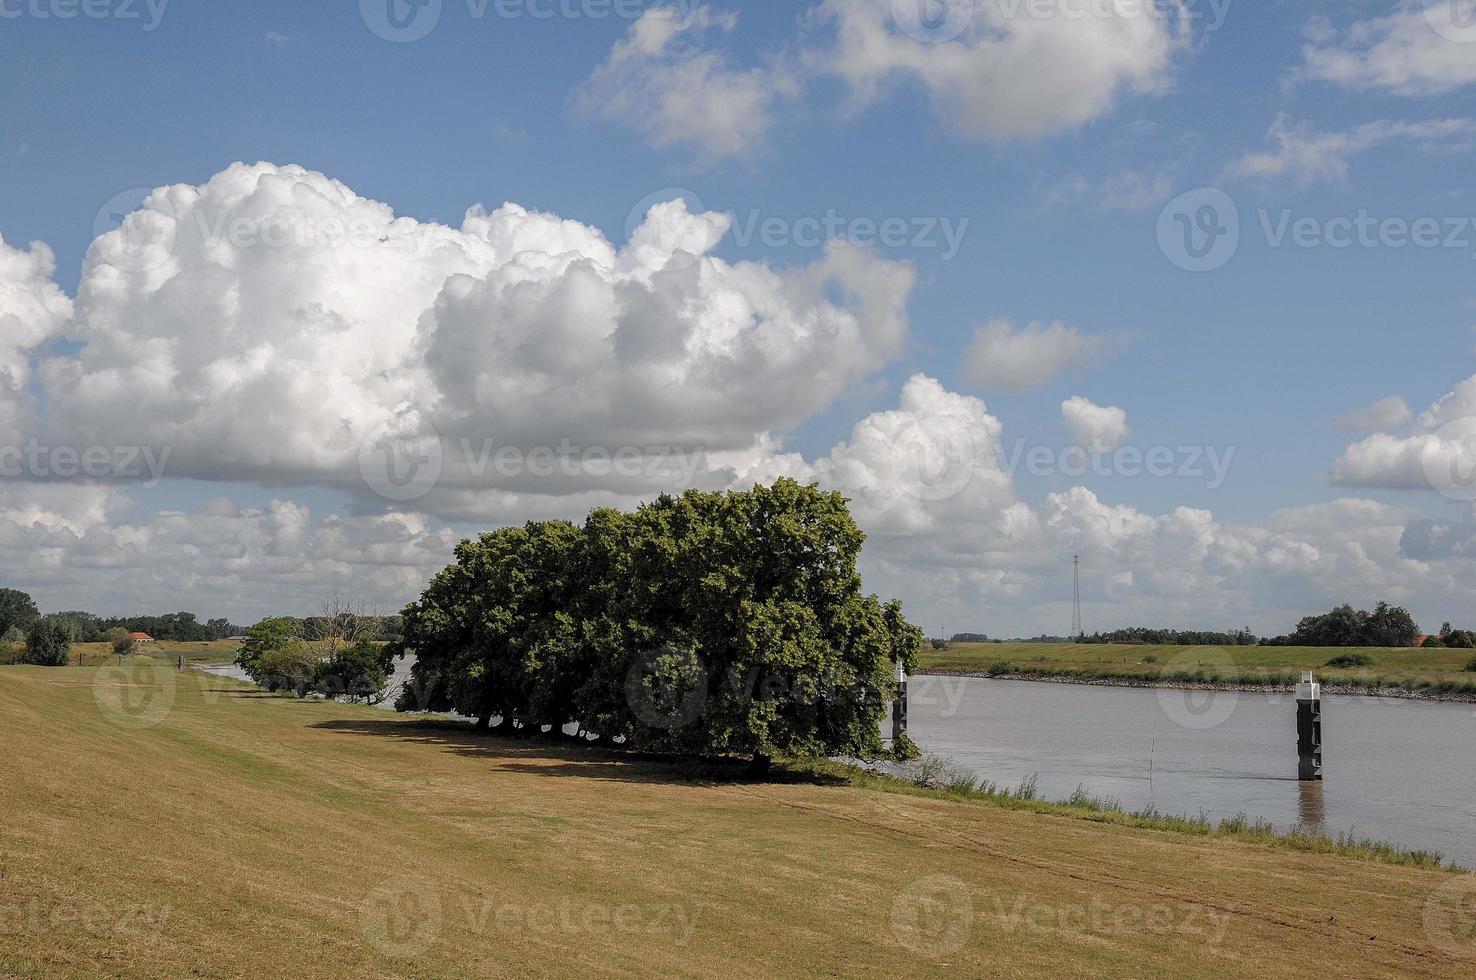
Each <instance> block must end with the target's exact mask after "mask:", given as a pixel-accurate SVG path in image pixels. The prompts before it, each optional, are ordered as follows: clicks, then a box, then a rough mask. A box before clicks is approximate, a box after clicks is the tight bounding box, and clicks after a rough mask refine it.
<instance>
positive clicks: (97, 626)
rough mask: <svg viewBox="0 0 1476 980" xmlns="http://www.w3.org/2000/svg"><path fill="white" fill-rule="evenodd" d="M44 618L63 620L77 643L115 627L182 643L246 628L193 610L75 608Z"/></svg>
mask: <svg viewBox="0 0 1476 980" xmlns="http://www.w3.org/2000/svg"><path fill="white" fill-rule="evenodd" d="M42 619H44V620H46V621H48V622H55V623H60V624H61V625H62V626H63V627H64V628H65V629H66V630H67V632H68V633H69V634H71V637H72V642H74V643H102V642H103V641H105V640H107V639H108V634H109V633H111V632H112V631H113V630H115V629H124V630H127V631H128V632H130V633H147V634H149V635H150V636H152V637H153V638H154V639H156V640H166V641H177V642H181V643H208V642H209V641H211V640H224V639H226V638H227V637H231V636H240V635H241V634H242V633H245V632H246V630H245V629H244V628H242V627H240V626H237V625H236V624H235V623H232V622H231V621H230V620H228V619H211V620H207V621H206V622H203V623H202V622H200V620H199V618H198V617H197V616H196V615H195V614H194V613H190V612H177V613H168V614H166V615H163V616H117V617H104V616H97V615H94V614H92V613H89V612H80V611H75V610H74V611H71V612H60V613H51V614H49V615H47V616H43V617H42Z"/></svg>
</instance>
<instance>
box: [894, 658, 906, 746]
mask: <svg viewBox="0 0 1476 980" xmlns="http://www.w3.org/2000/svg"><path fill="white" fill-rule="evenodd" d="M905 734H907V668H905V667H903V666H902V663H901V661H898V662H897V697H896V699H895V700H893V701H892V741H894V742H895V741H896V740H897V739H899V738H901V737H902V736H903V735H905Z"/></svg>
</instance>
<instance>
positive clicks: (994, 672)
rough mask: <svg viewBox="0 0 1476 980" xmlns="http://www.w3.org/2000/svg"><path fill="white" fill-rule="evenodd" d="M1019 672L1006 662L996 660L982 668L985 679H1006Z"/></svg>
mask: <svg viewBox="0 0 1476 980" xmlns="http://www.w3.org/2000/svg"><path fill="white" fill-rule="evenodd" d="M1018 671H1019V668H1018V667H1016V666H1015V665H1014V664H1012V663H1010V662H1009V661H1008V660H996V661H994V662H993V663H991V664H990V665H989V666H988V667H985V668H984V676H985V677H1008V676H1009V675H1011V674H1013V673H1016V672H1018Z"/></svg>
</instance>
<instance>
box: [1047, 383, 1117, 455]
mask: <svg viewBox="0 0 1476 980" xmlns="http://www.w3.org/2000/svg"><path fill="white" fill-rule="evenodd" d="M1061 420H1062V421H1063V422H1065V423H1066V428H1067V429H1068V430H1069V431H1070V432H1071V437H1072V438H1073V439H1074V440H1075V441H1076V444H1077V445H1078V446H1080V447H1082V448H1083V449H1109V450H1111V449H1116V448H1117V447H1118V446H1121V445H1122V442H1123V440H1124V439H1126V438H1127V437H1128V436H1129V435H1131V434H1132V430H1131V429H1129V428H1128V424H1127V412H1125V411H1124V410H1122V409H1120V408H1117V407H1115V406H1112V405H1097V404H1094V403H1093V402H1091V401H1090V400H1088V399H1086V398H1083V397H1081V396H1080V395H1075V396H1073V397H1071V398H1068V399H1066V400H1065V401H1064V402H1062V403H1061Z"/></svg>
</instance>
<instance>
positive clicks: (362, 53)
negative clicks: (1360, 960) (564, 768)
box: [0, 0, 1476, 636]
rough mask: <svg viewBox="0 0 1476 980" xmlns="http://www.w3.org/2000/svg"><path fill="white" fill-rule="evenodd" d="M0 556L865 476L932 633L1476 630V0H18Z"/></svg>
mask: <svg viewBox="0 0 1476 980" xmlns="http://www.w3.org/2000/svg"><path fill="white" fill-rule="evenodd" d="M0 87H3V90H4V91H5V92H6V93H7V97H6V98H5V99H4V100H0V176H3V179H0V239H3V243H0V585H4V586H10V587H16V588H23V589H25V590H26V591H29V592H31V593H32V594H33V595H35V596H36V597H37V599H38V601H39V602H40V604H41V605H42V607H43V608H44V609H48V610H60V609H72V608H84V609H89V610H93V611H96V612H99V613H115V614H116V613H123V612H144V611H152V612H162V611H166V610H171V611H172V610H174V609H177V608H181V607H183V608H187V609H190V610H192V611H195V612H198V613H199V614H201V615H202V616H209V617H213V616H229V617H231V618H233V619H234V620H235V621H237V622H250V621H254V620H255V619H257V618H260V617H261V616H264V615H267V614H270V613H292V612H297V613H301V612H305V611H307V610H309V609H311V608H314V607H315V606H317V605H319V604H320V603H321V600H322V597H323V596H324V595H325V594H327V593H330V592H333V591H335V590H345V591H348V592H350V593H353V594H355V595H358V596H361V597H363V598H364V599H365V600H366V601H367V602H369V603H370V604H372V605H375V606H378V607H380V608H382V609H385V610H393V609H397V608H399V607H400V606H402V605H403V604H404V603H405V602H407V601H409V600H411V599H413V598H414V597H415V596H416V595H417V594H418V592H419V591H420V589H421V588H422V587H423V586H424V584H425V582H426V581H427V579H428V578H429V576H430V575H431V574H433V573H434V572H435V571H436V570H437V569H438V568H440V567H441V566H443V565H445V564H446V563H447V562H448V561H449V560H450V554H451V549H452V547H454V544H455V543H456V541H458V540H460V539H461V538H463V537H465V536H467V535H470V534H474V533H476V532H477V531H479V530H483V529H488V528H491V527H496V526H502V525H506V524H515V523H521V522H523V521H526V520H534V519H545V518H552V517H562V518H569V519H579V518H580V517H582V516H583V515H584V514H585V513H587V512H588V510H589V509H590V508H592V507H595V506H605V505H610V506H623V507H630V506H635V505H636V504H637V503H638V502H639V501H641V500H647V499H650V498H651V497H653V496H655V495H656V494H659V493H662V492H674V491H678V490H681V489H683V488H685V487H689V486H695V487H699V488H702V489H709V490H713V489H726V488H742V487H745V486H751V485H752V484H753V483H755V482H768V481H771V480H773V479H774V478H776V477H778V476H782V475H788V476H794V477H797V478H800V479H803V480H806V481H811V482H817V483H819V484H820V485H822V486H824V487H826V488H830V489H838V490H841V491H843V492H844V493H846V494H847V496H849V497H850V498H851V499H852V510H853V513H854V514H855V516H856V518H857V520H858V522H859V523H860V524H861V526H862V528H863V529H864V530H865V531H866V532H867V534H868V543H867V546H866V549H865V552H864V555H863V560H862V571H863V574H864V576H865V581H866V587H867V588H868V590H870V591H875V592H878V593H881V594H883V595H884V596H892V595H895V596H897V597H899V598H901V599H902V600H903V601H904V603H905V605H906V608H907V610H908V612H909V615H910V616H911V617H912V618H913V619H914V620H915V621H917V622H918V623H919V624H921V625H922V626H923V627H924V628H925V629H926V630H927V631H928V632H930V633H936V632H938V631H940V630H942V631H945V632H950V633H951V632H956V631H972V632H985V633H988V634H989V635H992V636H1015V635H1033V634H1037V633H1051V634H1060V633H1064V632H1066V630H1067V628H1068V627H1069V625H1070V622H1071V605H1070V597H1071V562H1072V557H1073V556H1074V555H1080V557H1081V575H1082V593H1083V605H1084V608H1083V619H1084V625H1085V626H1086V628H1087V629H1088V630H1089V631H1090V630H1096V629H1110V628H1114V627H1119V626H1128V625H1145V624H1152V625H1168V626H1177V627H1185V628H1231V627H1239V626H1250V627H1251V628H1252V629H1254V630H1257V631H1258V632H1262V633H1280V632H1287V631H1289V630H1290V629H1291V628H1292V626H1293V625H1294V624H1295V621H1296V619H1297V618H1299V617H1300V616H1303V615H1307V614H1309V613H1312V612H1317V611H1321V610H1323V609H1326V608H1328V607H1330V606H1331V605H1333V604H1336V603H1341V602H1352V603H1354V604H1357V605H1362V606H1371V605H1372V604H1373V603H1375V602H1377V601H1379V600H1381V599H1388V600H1390V601H1393V602H1396V603H1399V604H1402V605H1406V606H1408V607H1409V608H1410V610H1411V611H1412V612H1413V613H1414V614H1415V616H1416V618H1417V620H1419V621H1420V623H1421V624H1422V625H1423V626H1425V627H1426V628H1427V629H1432V630H1433V629H1435V628H1438V626H1439V624H1440V623H1441V622H1442V621H1444V620H1451V621H1455V622H1456V623H1457V624H1458V625H1459V624H1461V623H1465V624H1466V625H1476V596H1473V594H1472V592H1471V590H1470V589H1469V588H1468V583H1469V582H1471V581H1472V580H1473V572H1476V512H1473V505H1472V500H1473V498H1476V422H1473V421H1472V418H1471V416H1472V414H1473V413H1476V363H1473V354H1476V330H1473V326H1476V195H1473V194H1472V190H1473V183H1476V168H1473V167H1472V150H1473V147H1476V0H1426V2H1421V0H1404V2H1396V3H1359V2H1344V3H1332V2H1302V3H1282V2H1274V0H1273V2H1259V3H1254V4H1253V3H1250V2H1248V0H1216V2H1214V3H1210V2H1208V0H1206V2H1202V3H1193V4H1187V3H1186V4H1180V3H1177V2H1172V0H1158V2H1157V3H1150V2H1147V0H1117V2H1115V3H1113V2H1109V0H799V2H794V3H767V4H754V5H741V6H740V5H737V4H733V3H724V2H720V0H713V2H710V3H698V2H696V0H681V2H677V3H667V4H661V3H650V2H637V0H485V2H484V0H415V2H407V0H333V2H324V3H314V4H302V3H287V2H271V0H259V2H253V3H249V4H248V3H229V4H228V3H219V2H216V3H206V2H203V0H168V2H164V0H152V2H150V0H75V2H74V0H0Z"/></svg>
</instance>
